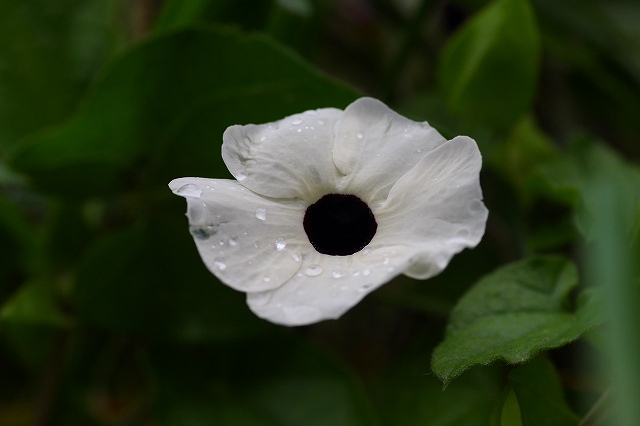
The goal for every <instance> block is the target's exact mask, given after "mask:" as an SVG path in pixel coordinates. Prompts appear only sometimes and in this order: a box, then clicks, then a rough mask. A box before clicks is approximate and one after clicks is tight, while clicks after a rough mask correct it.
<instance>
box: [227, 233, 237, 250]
mask: <svg viewBox="0 0 640 426" xmlns="http://www.w3.org/2000/svg"><path fill="white" fill-rule="evenodd" d="M229 245H230V246H232V247H233V246H237V245H238V236H237V235H232V236H230V237H229Z"/></svg>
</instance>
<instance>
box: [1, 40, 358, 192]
mask: <svg viewBox="0 0 640 426" xmlns="http://www.w3.org/2000/svg"><path fill="white" fill-rule="evenodd" d="M356 96H357V95H356V93H355V92H354V91H352V90H350V89H348V88H346V87H344V86H341V85H338V84H336V83H334V82H332V81H330V80H329V79H327V78H325V77H324V76H322V75H320V74H319V73H318V72H316V71H315V70H313V69H311V68H310V67H308V66H307V65H306V64H304V63H302V62H301V61H300V60H299V59H298V58H297V57H295V56H293V55H291V53H289V52H287V51H285V50H283V49H282V48H280V47H279V46H278V45H277V44H275V43H274V42H272V41H270V40H269V39H266V38H263V37H261V36H259V35H243V34H239V33H237V32H234V31H230V30H195V29H187V30H181V31H177V32H174V33H171V34H166V35H162V36H158V37H156V38H154V39H151V40H149V41H148V42H146V43H144V44H142V45H140V46H138V47H137V48H135V49H133V50H132V51H129V52H128V53H126V54H124V55H123V56H122V57H120V58H119V59H118V60H117V61H115V63H113V64H112V65H111V66H110V67H109V68H107V70H106V72H105V74H103V76H102V77H101V78H100V80H99V82H98V83H97V84H96V86H95V87H94V88H93V90H92V92H91V94H90V96H89V98H88V99H87V102H86V103H85V108H84V109H83V110H82V111H80V112H79V113H78V115H77V116H76V117H75V118H74V119H73V120H72V121H70V122H69V123H67V124H66V125H65V126H63V127H62V128H60V129H58V130H56V131H53V132H50V133H46V134H43V135H40V136H39V137H36V138H34V139H32V140H30V141H28V143H26V144H24V145H23V146H22V147H21V149H20V150H19V151H18V152H17V153H16V155H15V157H14V158H13V163H12V165H13V166H14V167H15V168H17V169H18V170H20V171H22V172H23V173H26V174H28V175H29V176H30V178H31V179H32V180H33V182H34V184H35V185H37V186H38V187H40V188H43V189H46V190H49V191H51V192H54V193H56V194H62V195H67V196H74V195H75V196H87V195H98V194H105V193H108V192H111V191H115V190H117V189H119V188H130V187H131V185H132V182H133V183H135V182H139V181H141V180H142V181H144V182H147V183H149V184H152V185H157V186H158V187H160V186H163V187H164V186H165V185H166V183H167V182H168V181H169V180H170V179H172V178H175V177H179V176H210V177H215V176H227V172H226V170H225V168H224V166H223V165H222V161H221V159H220V145H221V140H222V137H221V136H222V133H223V131H224V129H225V128H226V127H227V126H229V125H232V124H238V123H248V122H266V121H270V120H276V119H280V118H282V117H284V116H286V115H289V114H292V113H295V112H300V111H304V110H306V109H311V108H319V107H328V106H333V107H344V106H345V105H346V104H348V103H349V102H350V101H352V100H353V99H354V98H355V97H356ZM185 129H188V130H189V133H191V134H197V135H198V137H199V138H198V140H194V139H190V138H188V140H187V141H185V139H184V138H183V137H182V136H183V135H182V131H183V130H185ZM149 180H150V181H149Z"/></svg>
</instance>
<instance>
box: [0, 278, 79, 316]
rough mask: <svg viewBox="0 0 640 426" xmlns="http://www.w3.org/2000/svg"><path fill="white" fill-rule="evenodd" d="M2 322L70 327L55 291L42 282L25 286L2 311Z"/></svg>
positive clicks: (0, 312) (0, 314) (0, 311)
mask: <svg viewBox="0 0 640 426" xmlns="http://www.w3.org/2000/svg"><path fill="white" fill-rule="evenodd" d="M0 321H15V322H25V323H30V324H42V325H48V326H54V327H66V326H69V325H70V323H71V320H70V319H69V318H68V317H67V316H66V315H65V314H64V313H63V312H62V311H61V309H60V306H58V304H57V301H56V294H55V292H54V291H53V289H52V288H51V287H50V286H48V285H46V283H42V282H31V283H27V284H25V285H23V286H22V287H21V288H20V289H18V291H16V293H15V294H14V295H13V296H12V297H11V298H10V299H9V300H8V301H7V302H6V303H5V304H4V305H3V306H2V308H1V309H0Z"/></svg>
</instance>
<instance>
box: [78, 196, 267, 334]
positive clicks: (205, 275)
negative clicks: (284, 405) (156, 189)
mask: <svg viewBox="0 0 640 426" xmlns="http://www.w3.org/2000/svg"><path fill="white" fill-rule="evenodd" d="M172 201H175V203H173V202H172V203H170V204H169V205H168V206H157V209H158V210H159V211H163V215H160V216H158V217H155V218H153V220H151V221H150V222H149V223H148V224H147V225H144V226H139V227H136V228H132V229H128V230H123V231H119V232H116V233H113V234H111V235H108V236H105V237H104V238H102V239H100V240H98V241H97V242H96V243H95V244H94V245H93V246H92V247H90V248H89V250H88V252H87V253H86V256H85V258H84V260H83V262H82V264H81V267H80V271H79V273H78V278H77V282H76V286H75V291H74V299H75V301H76V305H77V310H78V313H79V314H80V316H81V317H82V318H83V319H85V320H87V321H89V322H91V323H93V324H96V325H98V326H101V327H104V328H107V329H109V330H112V331H117V332H123V333H128V334H137V335H144V336H147V337H152V338H156V339H163V340H164V339H179V340H187V341H192V340H193V341H199V340H203V339H205V340H207V339H230V338H237V337H244V336H247V335H253V334H255V333H258V332H261V331H262V332H264V331H265V330H268V328H267V323H265V322H264V321H261V320H259V319H257V318H256V317H255V316H254V315H253V314H251V313H250V311H249V309H248V308H247V307H246V304H245V301H244V294H242V293H239V292H235V291H233V290H231V289H229V288H228V287H226V286H224V285H222V284H221V283H220V282H219V281H218V280H216V279H215V277H214V276H213V275H212V274H211V273H209V271H207V270H206V268H205V267H204V265H203V264H202V262H201V261H200V256H199V255H198V253H197V251H196V249H195V246H194V244H193V241H192V240H191V236H190V235H189V233H188V232H187V231H186V219H184V215H183V211H184V205H183V203H182V202H181V201H182V200H172Z"/></svg>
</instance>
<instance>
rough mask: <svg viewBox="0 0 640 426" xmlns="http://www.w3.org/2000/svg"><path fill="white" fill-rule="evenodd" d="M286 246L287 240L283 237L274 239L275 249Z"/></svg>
mask: <svg viewBox="0 0 640 426" xmlns="http://www.w3.org/2000/svg"><path fill="white" fill-rule="evenodd" d="M286 246H287V242H286V241H285V240H284V238H282V237H280V238H278V239H277V240H276V250H278V251H281V250H283V249H284V248H285V247H286Z"/></svg>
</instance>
